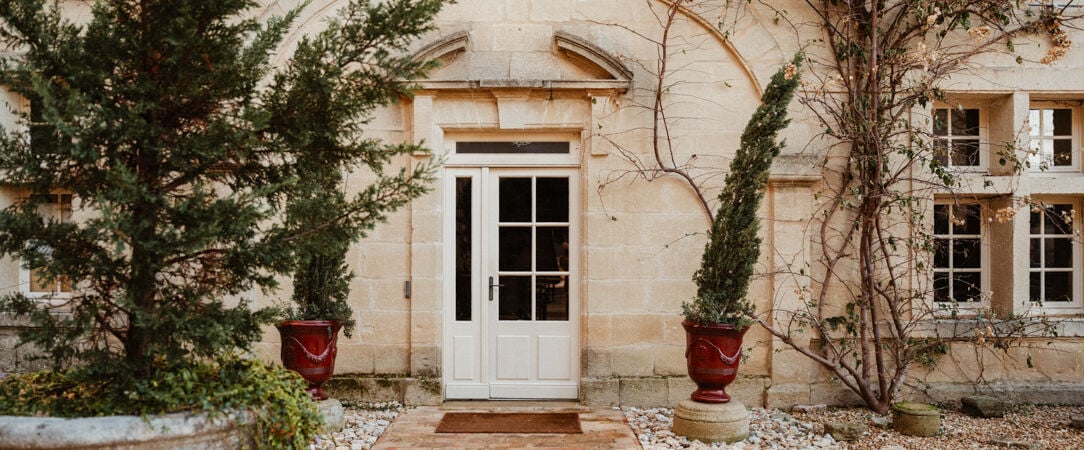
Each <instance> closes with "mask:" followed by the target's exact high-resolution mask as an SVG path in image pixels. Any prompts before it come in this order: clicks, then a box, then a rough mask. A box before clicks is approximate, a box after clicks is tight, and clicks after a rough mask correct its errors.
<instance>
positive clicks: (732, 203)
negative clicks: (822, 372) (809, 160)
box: [683, 54, 802, 328]
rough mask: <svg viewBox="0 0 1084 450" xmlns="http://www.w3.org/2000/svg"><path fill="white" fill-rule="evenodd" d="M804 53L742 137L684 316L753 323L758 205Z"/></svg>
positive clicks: (772, 88) (771, 89)
mask: <svg viewBox="0 0 1084 450" xmlns="http://www.w3.org/2000/svg"><path fill="white" fill-rule="evenodd" d="M801 62H802V56H801V55H800V54H799V55H797V56H795V57H794V60H793V61H792V62H791V63H790V64H788V65H786V66H785V67H783V68H782V69H780V70H779V71H778V72H776V74H775V75H774V76H772V80H771V82H770V83H769V84H768V87H767V88H766V89H765V91H764V95H763V98H762V102H763V103H762V104H761V105H760V107H758V108H757V110H756V112H755V113H753V117H752V118H751V119H749V123H748V124H747V125H746V126H745V131H744V132H742V136H741V147H740V148H738V152H737V154H736V155H735V156H734V159H733V160H732V161H731V162H730V173H729V174H727V176H726V187H724V188H723V190H722V192H720V193H719V206H718V210H717V212H716V213H715V217H714V219H713V222H712V225H711V230H710V232H709V233H708V238H709V239H708V243H707V244H706V245H705V247H704V256H703V259H702V260H701V263H700V269H699V270H697V271H696V274H695V275H694V276H693V281H695V282H696V285H697V291H696V297H695V298H694V299H693V300H692V301H690V302H686V303H685V304H684V305H683V309H684V314H685V318H686V319H688V320H689V321H691V322H694V323H698V324H732V325H735V326H737V327H738V328H744V327H747V326H749V325H751V324H752V322H753V319H752V318H753V312H754V305H753V303H752V302H750V301H749V300H748V299H747V298H746V294H747V292H748V290H749V283H750V281H751V280H752V276H753V266H754V265H755V264H756V261H757V258H758V257H760V238H759V237H758V236H757V231H758V230H759V228H760V221H759V219H758V217H757V209H758V208H759V207H760V203H761V200H763V198H764V192H765V189H766V188H767V184H768V174H769V169H770V168H771V165H772V159H774V158H775V157H776V156H777V155H779V150H780V149H781V148H782V147H783V143H782V142H778V141H776V136H777V135H778V134H779V131H780V130H782V129H783V128H785V127H786V126H787V124H788V123H790V120H789V119H788V118H787V105H788V104H789V103H790V101H791V99H792V98H793V97H794V91H795V90H796V89H797V87H798V78H799V77H798V68H799V67H800V65H801Z"/></svg>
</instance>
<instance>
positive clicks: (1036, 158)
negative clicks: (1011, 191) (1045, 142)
mask: <svg viewBox="0 0 1084 450" xmlns="http://www.w3.org/2000/svg"><path fill="white" fill-rule="evenodd" d="M1037 109H1038V110H1043V109H1068V110H1069V111H1070V114H1072V119H1071V123H1072V131H1071V133H1072V136H1070V137H1071V138H1072V140H1071V142H1072V144H1071V149H1072V164H1070V165H1068V166H1055V165H1053V164H1054V163H1053V161H1051V162H1050V166H1047V167H1046V168H1043V166H1042V156H1041V155H1033V154H1032V153H1031V140H1032V139H1034V138H1035V137H1036V136H1032V132H1034V131H1035V130H1039V132H1040V133H1041V132H1042V130H1041V127H1042V126H1043V125H1044V124H1041V123H1040V124H1035V123H1031V112H1032V111H1033V110H1037ZM1040 117H1042V114H1041V113H1040ZM1080 120H1081V118H1080V108H1079V107H1077V106H1074V105H1070V104H1068V103H1064V102H1055V101H1034V102H1031V103H1030V104H1029V105H1028V131H1029V132H1028V134H1027V138H1028V144H1027V149H1028V154H1027V160H1028V161H1029V162H1031V167H1029V168H1028V171H1029V172H1035V173H1047V172H1053V173H1063V172H1079V171H1080V145H1081V141H1080V130H1081V127H1080ZM1038 137H1039V138H1040V139H1056V138H1064V137H1065V136H1064V135H1061V136H1054V135H1049V136H1043V135H1040V136H1038Z"/></svg>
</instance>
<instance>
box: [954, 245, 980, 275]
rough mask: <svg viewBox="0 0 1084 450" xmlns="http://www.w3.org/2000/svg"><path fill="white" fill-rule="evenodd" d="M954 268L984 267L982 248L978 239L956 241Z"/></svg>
mask: <svg viewBox="0 0 1084 450" xmlns="http://www.w3.org/2000/svg"><path fill="white" fill-rule="evenodd" d="M952 267H953V268H965V269H977V268H979V267H982V246H981V245H979V240H978V239H955V240H954V241H953V246H952Z"/></svg>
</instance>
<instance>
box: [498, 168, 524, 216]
mask: <svg viewBox="0 0 1084 450" xmlns="http://www.w3.org/2000/svg"><path fill="white" fill-rule="evenodd" d="M499 194H500V208H501V212H500V219H499V220H500V221H501V222H530V221H531V179H530V178H501V181H500V192H499Z"/></svg>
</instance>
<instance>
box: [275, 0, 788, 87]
mask: <svg viewBox="0 0 1084 450" xmlns="http://www.w3.org/2000/svg"><path fill="white" fill-rule="evenodd" d="M654 1H655V2H656V3H658V4H661V5H663V6H664V7H670V6H672V5H673V4H674V1H673V0H654ZM342 3H343V2H342V0H332V1H329V2H327V3H325V4H323V5H312V6H310V7H309V8H307V9H306V10H305V11H303V12H302V14H301V17H300V18H299V19H298V21H297V24H296V25H295V27H294V28H293V31H292V32H291V33H290V34H288V35H287V36H286V37H285V38H284V39H283V42H282V44H281V45H280V46H279V48H278V49H277V50H278V52H277V54H276V56H275V61H274V64H275V65H279V64H281V63H282V62H283V61H284V60H285V59H286V57H287V56H288V55H289V54H291V53H292V50H293V48H294V47H295V46H296V44H297V40H298V39H300V37H301V36H302V35H303V34H304V33H305V32H306V31H307V30H310V29H311V26H312V24H313V23H320V22H322V21H324V20H325V19H326V18H328V16H329V15H330V14H332V13H334V12H335V11H336V10H337V9H338V8H339V7H340V6H341V4H342ZM298 4H299V2H298V1H297V0H272V1H271V2H270V3H268V4H267V5H266V6H265V7H264V8H263V10H262V11H260V12H259V13H258V14H257V15H258V16H259V17H260V19H262V20H266V19H268V18H270V17H272V16H281V15H284V14H285V13H286V12H288V11H290V10H291V9H292V8H295V7H297V5H298ZM678 11H679V12H680V13H681V14H682V15H683V16H685V17H687V18H688V19H689V20H690V21H692V22H693V23H695V24H697V26H699V27H701V28H702V29H704V30H705V31H706V32H707V33H709V34H710V35H711V36H712V37H713V38H714V39H715V40H716V41H717V42H718V44H719V46H720V47H721V48H722V49H723V51H725V52H726V53H727V54H728V55H729V56H730V57H731V58H733V60H734V62H735V63H736V64H737V65H738V66H739V67H741V69H742V71H743V72H744V73H745V76H746V79H747V80H748V82H749V83H750V88H751V89H752V90H753V91H754V92H756V96H757V98H759V97H760V94H761V93H762V92H763V88H762V85H761V82H760V79H759V78H758V76H757V72H756V71H755V70H754V67H753V66H752V65H751V64H750V62H749V60H748V58H747V56H749V55H748V52H742V51H741V50H740V49H739V46H741V45H742V42H740V39H739V40H735V39H731V38H728V37H727V36H726V35H725V34H723V32H721V31H719V29H718V28H716V27H715V26H714V25H713V24H712V23H711V22H710V21H708V20H707V19H706V18H705V17H703V16H702V15H700V14H698V13H697V12H696V11H693V10H692V9H690V8H689V7H687V6H684V5H683V6H680V7H679V9H678ZM747 20H748V25H749V26H750V27H753V28H758V29H759V30H756V31H763V32H762V33H759V36H761V37H770V38H772V39H773V41H774V37H772V34H771V33H769V32H767V30H766V28H765V27H764V23H763V21H762V20H760V17H759V16H758V15H757V14H750V15H749V16H748V18H747ZM463 34H464V33H456V34H454V35H453V36H454V37H455V39H452V40H451V43H452V45H455V44H456V43H457V42H465V41H463V39H465V36H462V35H463ZM743 34H744V35H748V36H753V33H750V32H749V31H748V28H747V29H746V31H745V32H743ZM443 40H444V39H441V41H443ZM427 47H428V46H427ZM779 48H780V47H779V45H778V43H777V42H773V43H772V49H771V50H769V51H774V53H775V54H774V55H770V56H771V58H770V60H769V61H765V62H767V63H769V64H770V65H772V66H773V67H772V68H770V70H768V69H766V72H765V76H770V74H771V73H772V72H774V70H775V67H777V66H779V65H781V64H783V63H784V62H785V60H786V58H785V57H784V56H783V54H782V52H781V51H779ZM425 50H426V48H422V49H419V51H418V52H417V54H421V53H428V55H427V56H440V55H436V54H433V53H439V52H436V51H435V50H439V49H429V50H434V51H433V52H426V51H425ZM446 53H447V52H444V53H441V54H442V55H443V54H446ZM752 56H761V55H752Z"/></svg>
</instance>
